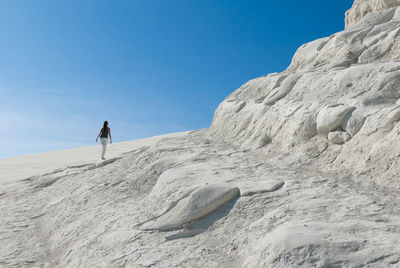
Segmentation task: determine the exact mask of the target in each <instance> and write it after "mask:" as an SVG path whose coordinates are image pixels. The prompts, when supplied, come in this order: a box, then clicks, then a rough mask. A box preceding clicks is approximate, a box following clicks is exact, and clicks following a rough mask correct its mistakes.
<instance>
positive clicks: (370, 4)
mask: <svg viewBox="0 0 400 268" xmlns="http://www.w3.org/2000/svg"><path fill="white" fill-rule="evenodd" d="M397 6H400V0H355V1H354V3H353V6H352V8H351V9H350V10H348V11H347V12H346V19H345V21H346V28H347V27H349V26H352V25H353V24H355V23H357V22H358V21H360V20H361V19H362V18H364V17H365V16H366V15H368V14H370V13H373V12H375V11H379V10H383V9H387V8H391V7H397Z"/></svg>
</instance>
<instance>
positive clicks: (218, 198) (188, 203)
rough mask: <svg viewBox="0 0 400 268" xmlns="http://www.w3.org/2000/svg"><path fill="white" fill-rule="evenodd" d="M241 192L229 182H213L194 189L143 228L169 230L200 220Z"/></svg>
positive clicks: (146, 223) (142, 226)
mask: <svg viewBox="0 0 400 268" xmlns="http://www.w3.org/2000/svg"><path fill="white" fill-rule="evenodd" d="M239 194H240V192H239V188H238V187H236V186H232V185H228V184H211V185H206V186H203V187H201V188H199V189H197V190H195V191H193V192H192V193H191V194H190V195H189V196H188V197H186V198H183V199H181V200H180V201H179V202H178V203H177V204H176V205H175V206H174V207H173V208H172V209H171V210H169V211H167V212H166V213H165V214H163V215H161V216H160V217H158V218H156V219H153V220H150V221H148V222H145V223H144V224H143V225H141V227H140V228H141V229H142V230H168V229H173V228H177V227H181V226H182V225H183V224H185V223H188V222H191V221H194V220H198V219H200V218H202V217H204V216H206V215H208V214H210V213H212V212H214V211H215V210H216V209H218V208H219V207H221V206H222V205H224V204H226V203H227V202H229V201H230V200H232V199H233V198H234V197H236V196H238V195H239Z"/></svg>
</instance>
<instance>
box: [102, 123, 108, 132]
mask: <svg viewBox="0 0 400 268" xmlns="http://www.w3.org/2000/svg"><path fill="white" fill-rule="evenodd" d="M101 132H102V133H103V132H105V133H107V132H108V122H107V121H104V124H103V128H102V129H101Z"/></svg>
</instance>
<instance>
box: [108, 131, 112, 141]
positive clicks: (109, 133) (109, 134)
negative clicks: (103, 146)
mask: <svg viewBox="0 0 400 268" xmlns="http://www.w3.org/2000/svg"><path fill="white" fill-rule="evenodd" d="M108 136H110V144H111V143H112V138H111V128H109V129H108Z"/></svg>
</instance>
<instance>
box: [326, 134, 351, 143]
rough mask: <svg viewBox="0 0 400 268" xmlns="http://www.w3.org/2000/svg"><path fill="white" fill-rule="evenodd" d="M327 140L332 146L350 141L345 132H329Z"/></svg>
mask: <svg viewBox="0 0 400 268" xmlns="http://www.w3.org/2000/svg"><path fill="white" fill-rule="evenodd" d="M328 140H329V141H330V142H332V143H334V144H343V143H345V142H346V141H348V140H350V135H349V134H348V133H347V132H345V131H333V132H329V134H328Z"/></svg>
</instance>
